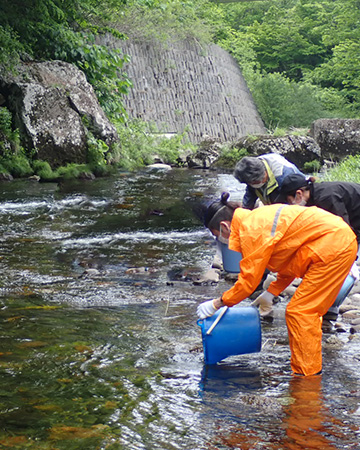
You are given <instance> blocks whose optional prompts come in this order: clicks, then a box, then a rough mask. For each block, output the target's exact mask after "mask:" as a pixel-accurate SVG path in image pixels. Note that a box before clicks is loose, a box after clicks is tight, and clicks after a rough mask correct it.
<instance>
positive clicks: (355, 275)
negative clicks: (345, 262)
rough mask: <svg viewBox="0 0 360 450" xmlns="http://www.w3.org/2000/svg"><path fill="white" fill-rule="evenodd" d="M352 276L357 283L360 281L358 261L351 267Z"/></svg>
mask: <svg viewBox="0 0 360 450" xmlns="http://www.w3.org/2000/svg"><path fill="white" fill-rule="evenodd" d="M350 275H351V276H352V277H353V278H354V280H355V281H358V280H359V279H360V274H359V268H358V266H357V264H356V261H355V262H354V264H353V265H352V266H351V269H350Z"/></svg>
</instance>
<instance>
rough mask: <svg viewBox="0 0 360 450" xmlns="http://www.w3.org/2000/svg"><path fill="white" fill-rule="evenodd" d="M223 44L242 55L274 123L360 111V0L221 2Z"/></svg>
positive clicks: (259, 101) (301, 123) (268, 120)
mask: <svg viewBox="0 0 360 450" xmlns="http://www.w3.org/2000/svg"><path fill="white" fill-rule="evenodd" d="M217 8H221V9H222V11H223V15H222V19H223V22H224V23H225V24H226V26H225V25H224V26H223V28H222V33H218V34H217V35H216V36H217V38H218V43H219V45H221V46H223V47H224V48H225V49H226V50H228V51H229V52H230V53H231V54H232V55H233V56H234V57H235V58H236V60H237V61H238V63H239V65H240V66H241V68H242V70H243V74H244V76H245V79H246V81H247V82H248V84H249V85H250V88H251V91H252V94H253V96H254V99H255V103H256V105H257V107H258V109H259V111H260V113H261V115H262V117H263V120H264V121H265V124H266V126H267V127H268V128H270V129H271V128H273V127H275V126H281V127H283V126H285V127H288V126H295V127H299V126H300V127H301V126H308V124H309V123H310V122H311V121H312V120H314V119H316V118H320V117H357V116H358V115H359V113H360V94H359V91H360V90H359V84H360V81H359V74H360V58H359V57H358V55H359V44H358V42H359V39H360V27H359V26H358V24H359V21H360V7H359V2H358V0H331V1H330V0H317V1H316V2H313V1H310V0H272V1H259V2H251V3H250V2H244V3H243V2H239V3H231V4H222V5H218V6H217Z"/></svg>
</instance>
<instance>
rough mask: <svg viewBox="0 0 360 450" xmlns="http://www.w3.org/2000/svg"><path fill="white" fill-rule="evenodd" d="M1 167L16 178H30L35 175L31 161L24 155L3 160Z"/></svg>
mask: <svg viewBox="0 0 360 450" xmlns="http://www.w3.org/2000/svg"><path fill="white" fill-rule="evenodd" d="M1 165H2V166H3V167H5V169H7V171H8V172H9V173H11V175H12V176H13V177H15V178H22V177H29V176H30V175H32V174H33V173H34V172H33V170H32V168H31V166H30V163H29V160H28V159H27V158H26V156H25V155H23V154H18V155H13V156H10V157H7V158H3V159H2V160H1Z"/></svg>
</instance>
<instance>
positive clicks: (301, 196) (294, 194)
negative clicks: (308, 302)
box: [281, 173, 360, 330]
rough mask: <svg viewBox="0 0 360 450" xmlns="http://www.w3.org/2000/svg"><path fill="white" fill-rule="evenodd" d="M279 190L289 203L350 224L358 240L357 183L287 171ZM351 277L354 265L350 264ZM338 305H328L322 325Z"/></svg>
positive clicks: (335, 314) (359, 190) (359, 202)
mask: <svg viewBox="0 0 360 450" xmlns="http://www.w3.org/2000/svg"><path fill="white" fill-rule="evenodd" d="M281 193H282V195H283V196H284V198H286V200H287V202H288V203H289V204H290V205H300V206H317V207H319V208H322V209H325V210H326V211H329V212H331V213H333V214H336V215H337V216H340V217H342V218H343V219H344V221H345V222H346V223H347V224H348V225H350V227H351V228H352V230H353V231H354V233H355V234H356V237H357V242H358V245H359V244H360V184H357V183H349V182H345V181H323V182H320V183H314V182H313V178H310V179H309V178H306V177H304V176H303V175H299V174H296V173H294V174H290V175H288V176H287V177H286V178H285V179H284V181H283V184H282V186H281ZM353 270H354V271H355V272H354V273H352V275H354V276H355V277H357V276H358V274H357V273H356V270H357V267H356V264H354V269H353ZM338 313H339V308H338V307H334V306H332V307H331V308H330V309H329V310H328V312H327V313H326V314H325V315H324V316H323V320H324V323H323V329H324V330H325V329H326V327H328V328H331V327H332V324H331V322H330V321H333V320H336V319H337V317H338Z"/></svg>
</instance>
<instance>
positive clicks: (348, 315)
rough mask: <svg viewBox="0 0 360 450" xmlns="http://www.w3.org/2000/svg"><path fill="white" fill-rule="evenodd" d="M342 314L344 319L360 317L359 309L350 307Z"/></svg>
mask: <svg viewBox="0 0 360 450" xmlns="http://www.w3.org/2000/svg"><path fill="white" fill-rule="evenodd" d="M342 316H343V318H344V319H356V318H358V317H360V309H351V310H349V311H346V312H344V314H343V315H342Z"/></svg>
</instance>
